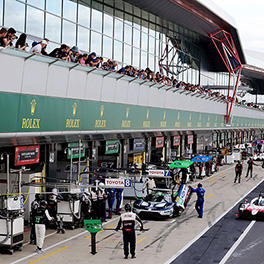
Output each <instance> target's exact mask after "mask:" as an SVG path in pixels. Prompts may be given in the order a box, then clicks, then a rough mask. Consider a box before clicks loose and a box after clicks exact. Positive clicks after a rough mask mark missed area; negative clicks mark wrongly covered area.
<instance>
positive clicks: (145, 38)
mask: <svg viewBox="0 0 264 264" xmlns="http://www.w3.org/2000/svg"><path fill="white" fill-rule="evenodd" d="M141 48H142V49H143V50H146V51H147V50H148V35H147V34H145V33H142V39H141Z"/></svg>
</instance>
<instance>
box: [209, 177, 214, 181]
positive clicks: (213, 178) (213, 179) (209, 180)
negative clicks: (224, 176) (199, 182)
mask: <svg viewBox="0 0 264 264" xmlns="http://www.w3.org/2000/svg"><path fill="white" fill-rule="evenodd" d="M215 179H216V177H214V178H212V179H210V180H208V181H213V180H215Z"/></svg>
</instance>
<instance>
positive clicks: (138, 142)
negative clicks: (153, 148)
mask: <svg viewBox="0 0 264 264" xmlns="http://www.w3.org/2000/svg"><path fill="white" fill-rule="evenodd" d="M133 151H145V139H144V138H135V139H134V145H133Z"/></svg>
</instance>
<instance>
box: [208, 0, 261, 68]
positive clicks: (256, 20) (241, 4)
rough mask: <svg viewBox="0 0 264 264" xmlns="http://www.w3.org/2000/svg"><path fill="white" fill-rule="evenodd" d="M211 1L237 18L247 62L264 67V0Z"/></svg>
mask: <svg viewBox="0 0 264 264" xmlns="http://www.w3.org/2000/svg"><path fill="white" fill-rule="evenodd" d="M211 1H212V2H214V3H215V4H216V5H218V6H219V7H221V8H222V9H223V10H224V11H225V12H226V13H227V14H229V15H230V16H231V17H232V18H233V19H234V20H235V22H236V27H237V29H238V31H239V36H240V39H241V41H242V46H243V49H244V52H245V54H246V58H247V63H248V64H254V65H256V66H260V67H263V68H264V62H263V61H264V1H263V0H211ZM252 56H253V57H252Z"/></svg>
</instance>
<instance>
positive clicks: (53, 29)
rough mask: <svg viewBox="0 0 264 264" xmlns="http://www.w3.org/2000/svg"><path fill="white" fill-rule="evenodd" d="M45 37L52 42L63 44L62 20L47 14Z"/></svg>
mask: <svg viewBox="0 0 264 264" xmlns="http://www.w3.org/2000/svg"><path fill="white" fill-rule="evenodd" d="M45 37H46V38H48V39H49V40H51V41H55V42H59V43H60V42H61V19H60V18H58V17H56V16H53V15H50V14H46V32H45Z"/></svg>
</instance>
